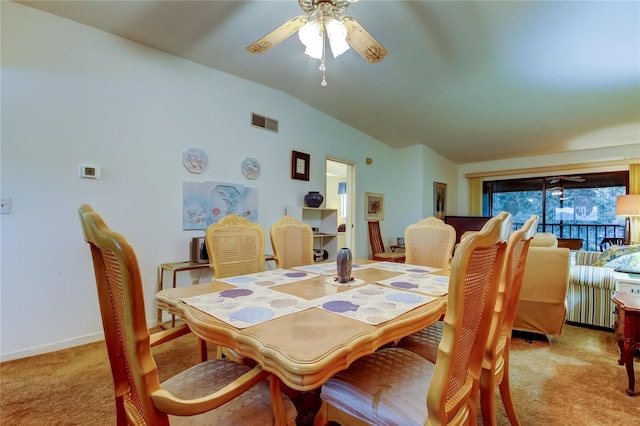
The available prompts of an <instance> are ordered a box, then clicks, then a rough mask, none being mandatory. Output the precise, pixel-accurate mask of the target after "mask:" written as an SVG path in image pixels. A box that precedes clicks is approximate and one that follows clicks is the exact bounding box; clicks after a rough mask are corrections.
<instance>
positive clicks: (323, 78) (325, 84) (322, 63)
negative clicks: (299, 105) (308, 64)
mask: <svg viewBox="0 0 640 426" xmlns="http://www.w3.org/2000/svg"><path fill="white" fill-rule="evenodd" d="M321 34H322V58H321V59H320V66H319V67H318V69H319V70H320V71H322V81H321V82H320V86H322V87H327V79H326V78H325V75H324V72H325V70H326V69H327V66H326V63H325V61H324V58H325V56H324V49H325V46H326V43H325V39H326V34H325V30H324V23H323V24H322V30H321Z"/></svg>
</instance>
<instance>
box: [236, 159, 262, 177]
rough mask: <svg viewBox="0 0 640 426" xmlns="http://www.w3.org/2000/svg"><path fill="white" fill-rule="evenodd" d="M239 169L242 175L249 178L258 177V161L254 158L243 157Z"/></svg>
mask: <svg viewBox="0 0 640 426" xmlns="http://www.w3.org/2000/svg"><path fill="white" fill-rule="evenodd" d="M240 170H241V171H242V174H243V175H244V177H246V178H247V179H249V180H255V179H258V178H259V177H260V163H259V162H258V160H256V159H255V158H249V157H247V158H245V159H244V161H243V162H242V165H241V166H240Z"/></svg>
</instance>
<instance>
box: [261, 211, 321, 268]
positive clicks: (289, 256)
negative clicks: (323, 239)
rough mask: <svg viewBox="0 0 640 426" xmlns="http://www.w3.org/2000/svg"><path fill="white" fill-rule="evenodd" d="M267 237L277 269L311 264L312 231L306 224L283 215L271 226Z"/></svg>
mask: <svg viewBox="0 0 640 426" xmlns="http://www.w3.org/2000/svg"><path fill="white" fill-rule="evenodd" d="M269 236H270V237H271V246H272V247H273V255H274V257H275V260H276V267H277V268H281V269H287V268H293V267H294V266H303V265H310V264H312V263H313V231H312V229H311V226H310V225H309V224H308V223H304V222H302V221H300V220H298V219H296V218H295V217H293V216H289V215H284V216H282V217H281V218H280V219H279V220H278V221H277V222H276V223H274V224H273V225H272V226H271V229H270V230H269Z"/></svg>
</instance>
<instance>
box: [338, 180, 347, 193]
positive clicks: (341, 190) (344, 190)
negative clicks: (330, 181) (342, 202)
mask: <svg viewBox="0 0 640 426" xmlns="http://www.w3.org/2000/svg"><path fill="white" fill-rule="evenodd" d="M346 193H347V182H339V183H338V194H340V195H342V194H346Z"/></svg>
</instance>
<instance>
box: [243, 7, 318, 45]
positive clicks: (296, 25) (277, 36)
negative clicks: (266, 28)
mask: <svg viewBox="0 0 640 426" xmlns="http://www.w3.org/2000/svg"><path fill="white" fill-rule="evenodd" d="M308 21H309V18H308V17H307V16H306V15H300V16H296V17H295V18H291V19H290V20H288V21H287V22H285V23H284V24H282V25H280V26H279V27H278V28H276V29H275V30H273V31H271V32H270V33H269V34H267V35H266V36H264V37H262V38H261V39H259V40H257V41H255V42H253V43H251V44H250V45H249V46H247V51H248V52H249V53H264V52H266V51H267V50H269V49H271V48H272V47H273V46H275V45H276V44H278V43H280V42H281V41H283V40H284V39H286V38H287V37H289V36H291V35H292V34H294V33H295V32H296V31H298V30H299V29H300V27H302V26H303V25H304V24H306V23H307V22H308Z"/></svg>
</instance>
